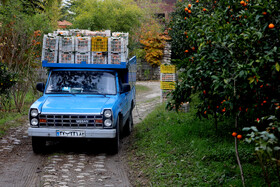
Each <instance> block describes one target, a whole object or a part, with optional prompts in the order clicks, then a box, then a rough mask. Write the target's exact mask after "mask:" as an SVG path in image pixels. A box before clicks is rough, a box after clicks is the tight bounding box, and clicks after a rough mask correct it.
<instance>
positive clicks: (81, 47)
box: [75, 37, 91, 52]
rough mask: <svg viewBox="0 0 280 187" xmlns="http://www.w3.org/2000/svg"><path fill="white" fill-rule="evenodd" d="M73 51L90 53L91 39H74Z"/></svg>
mask: <svg viewBox="0 0 280 187" xmlns="http://www.w3.org/2000/svg"><path fill="white" fill-rule="evenodd" d="M75 50H76V51H77V52H90V51H91V38H90V37H76V38H75Z"/></svg>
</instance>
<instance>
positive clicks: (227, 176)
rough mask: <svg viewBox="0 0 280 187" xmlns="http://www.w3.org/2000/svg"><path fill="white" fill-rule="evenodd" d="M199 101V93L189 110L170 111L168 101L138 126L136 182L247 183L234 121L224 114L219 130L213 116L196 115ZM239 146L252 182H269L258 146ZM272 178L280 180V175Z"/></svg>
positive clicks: (133, 152)
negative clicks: (256, 153)
mask: <svg viewBox="0 0 280 187" xmlns="http://www.w3.org/2000/svg"><path fill="white" fill-rule="evenodd" d="M197 102H198V99H197V97H196V99H194V101H193V103H192V104H191V107H190V108H191V109H190V112H189V113H182V112H179V113H177V112H175V111H167V110H166V109H165V105H164V104H163V105H161V106H159V107H157V108H156V109H155V110H154V111H153V112H152V113H151V114H149V115H148V116H147V118H145V119H144V120H143V121H142V122H141V123H140V124H138V125H137V126H136V127H135V131H134V134H133V137H132V138H131V141H132V146H131V148H130V149H129V163H130V166H131V167H132V171H133V175H134V176H135V185H136V186H242V181H241V180H240V173H239V168H238V165H237V162H236V158H235V148H234V137H232V135H231V133H230V132H231V131H232V130H233V127H232V126H231V123H232V121H231V120H229V119H226V118H224V120H223V121H222V122H220V124H219V128H218V130H217V131H216V130H215V128H213V124H214V119H213V118H209V119H202V120H200V119H199V118H197V117H196V115H195V114H196V112H197V110H196V109H195V104H196V103H197ZM239 145H240V148H239V154H240V157H241V161H242V163H243V170H244V175H245V178H246V184H247V185H248V186H265V180H264V179H263V173H262V169H261V167H260V166H259V164H258V161H257V160H256V159H255V155H254V154H252V152H253V150H254V146H253V145H250V144H247V143H246V142H245V141H239ZM269 172H272V169H270V170H269ZM270 180H271V181H274V182H272V183H271V185H272V186H275V185H277V182H275V181H277V176H275V175H270Z"/></svg>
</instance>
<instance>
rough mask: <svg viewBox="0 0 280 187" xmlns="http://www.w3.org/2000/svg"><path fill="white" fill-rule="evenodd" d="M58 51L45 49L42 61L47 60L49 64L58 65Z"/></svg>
mask: <svg viewBox="0 0 280 187" xmlns="http://www.w3.org/2000/svg"><path fill="white" fill-rule="evenodd" d="M57 53H58V51H57V50H50V49H43V50H42V61H44V60H47V61H48V63H57Z"/></svg>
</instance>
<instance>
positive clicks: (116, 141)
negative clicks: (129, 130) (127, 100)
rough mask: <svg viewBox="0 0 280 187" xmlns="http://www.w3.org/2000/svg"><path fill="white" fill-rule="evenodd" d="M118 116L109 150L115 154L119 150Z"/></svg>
mask: <svg viewBox="0 0 280 187" xmlns="http://www.w3.org/2000/svg"><path fill="white" fill-rule="evenodd" d="M119 127H120V116H119V117H118V119H117V124H116V137H115V138H113V140H112V143H111V150H110V152H111V153H112V154H117V153H118V152H119V148H120V128H119Z"/></svg>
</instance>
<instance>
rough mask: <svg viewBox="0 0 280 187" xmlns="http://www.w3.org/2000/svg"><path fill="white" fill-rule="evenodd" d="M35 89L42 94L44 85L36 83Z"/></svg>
mask: <svg viewBox="0 0 280 187" xmlns="http://www.w3.org/2000/svg"><path fill="white" fill-rule="evenodd" d="M36 89H37V90H38V91H40V92H44V90H45V84H44V83H42V82H38V83H37V85H36Z"/></svg>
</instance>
